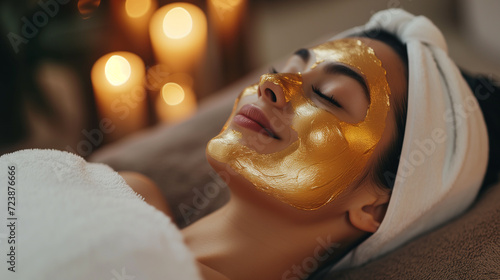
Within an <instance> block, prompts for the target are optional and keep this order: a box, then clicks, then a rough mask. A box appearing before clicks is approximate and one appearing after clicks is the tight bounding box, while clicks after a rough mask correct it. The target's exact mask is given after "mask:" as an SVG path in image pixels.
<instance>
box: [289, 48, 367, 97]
mask: <svg viewBox="0 0 500 280" xmlns="http://www.w3.org/2000/svg"><path fill="white" fill-rule="evenodd" d="M294 54H295V55H298V56H299V57H300V58H301V59H302V60H303V61H304V63H307V62H308V61H309V58H310V57H311V53H310V51H309V50H308V49H299V50H297V51H296V52H295V53H294ZM324 69H325V72H326V73H328V74H340V75H344V76H347V77H349V78H352V79H354V80H355V81H356V82H358V83H359V85H360V86H361V87H362V88H363V91H364V93H365V96H366V98H367V99H368V101H370V93H369V91H368V86H367V85H366V81H365V79H364V78H363V77H362V76H361V75H360V74H359V73H358V72H356V71H354V70H352V69H351V68H349V67H347V66H345V65H342V64H338V63H330V64H328V65H326V66H325V68H324Z"/></svg>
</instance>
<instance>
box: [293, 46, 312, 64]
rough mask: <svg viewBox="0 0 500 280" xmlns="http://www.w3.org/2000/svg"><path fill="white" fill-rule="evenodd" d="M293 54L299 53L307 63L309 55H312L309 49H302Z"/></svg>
mask: <svg viewBox="0 0 500 280" xmlns="http://www.w3.org/2000/svg"><path fill="white" fill-rule="evenodd" d="M293 54H295V55H298V56H299V57H300V58H302V60H303V61H304V62H305V63H307V62H308V61H309V57H310V56H311V54H310V53H309V50H308V49H300V50H297V51H296V52H294V53H293Z"/></svg>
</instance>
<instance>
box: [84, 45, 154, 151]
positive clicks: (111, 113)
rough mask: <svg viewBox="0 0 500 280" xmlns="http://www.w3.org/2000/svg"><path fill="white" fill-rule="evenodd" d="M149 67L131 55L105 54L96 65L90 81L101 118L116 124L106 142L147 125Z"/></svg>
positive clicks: (106, 136)
mask: <svg viewBox="0 0 500 280" xmlns="http://www.w3.org/2000/svg"><path fill="white" fill-rule="evenodd" d="M145 73H146V67H145V65H144V62H143V61H142V59H141V58H140V57H139V56H138V55H136V54H133V53H130V52H113V53H108V54H105V55H103V56H102V57H101V58H99V59H98V60H97V61H96V62H95V63H94V66H92V70H91V73H90V78H91V80H92V87H93V89H94V97H95V102H96V105H97V109H98V112H99V117H100V118H101V119H102V120H106V122H107V123H110V124H112V125H113V127H114V130H113V131H110V132H109V133H106V135H105V138H106V141H114V140H116V139H119V138H120V137H123V136H125V135H127V134H129V133H132V132H134V131H136V130H139V129H141V128H142V127H144V126H145V125H146V124H147V121H148V119H147V116H148V115H147V92H146V89H145V88H144V78H145Z"/></svg>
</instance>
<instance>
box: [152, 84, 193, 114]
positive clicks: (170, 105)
mask: <svg viewBox="0 0 500 280" xmlns="http://www.w3.org/2000/svg"><path fill="white" fill-rule="evenodd" d="M195 111H196V97H195V95H194V93H193V90H192V89H191V87H188V86H186V85H183V86H181V85H180V84H178V83H174V82H169V83H166V84H165V85H163V87H162V89H161V91H160V94H158V97H157V100H156V115H157V117H158V119H159V120H161V121H163V122H169V123H176V122H179V121H182V120H185V119H187V118H188V117H190V116H192V115H193V114H194V113H195Z"/></svg>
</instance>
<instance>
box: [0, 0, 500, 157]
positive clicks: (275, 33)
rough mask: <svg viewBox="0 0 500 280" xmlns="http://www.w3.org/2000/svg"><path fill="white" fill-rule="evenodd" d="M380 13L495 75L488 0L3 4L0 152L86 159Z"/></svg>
mask: <svg viewBox="0 0 500 280" xmlns="http://www.w3.org/2000/svg"><path fill="white" fill-rule="evenodd" d="M387 8H403V9H406V10H407V11H409V12H411V13H414V14H421V15H425V16H427V17H428V18H430V19H431V20H432V21H434V23H435V24H436V25H437V26H438V27H439V28H440V29H441V30H442V31H443V33H444V35H445V37H446V39H447V41H448V44H449V53H450V56H451V57H452V58H453V59H454V60H455V61H456V62H457V64H458V65H459V66H461V67H462V68H464V69H467V70H469V71H470V72H472V73H483V74H486V75H488V76H492V77H496V79H497V80H498V77H500V52H498V49H500V37H499V36H498V30H497V28H498V26H500V17H498V16H497V13H498V12H499V11H500V1H494V0H479V1H473V0H442V1H434V0H421V1H416V0H399V1H398V0H328V1H327V0H309V1H304V0H302V1H299V0H288V1H284V0H270V1H269V0H268V1H264V0H256V1H250V0H206V1H184V2H173V1H160V0H116V1H115V0H111V1H89V0H87V1H83V0H80V1H78V0H9V1H5V0H3V1H2V2H1V3H0V14H1V17H0V31H1V35H2V36H1V37H0V62H1V63H0V69H1V70H0V71H1V72H0V75H1V76H0V116H1V117H0V155H1V154H4V153H7V152H11V151H15V150H18V149H23V148H53V149H59V150H67V151H71V152H74V153H77V154H80V155H82V156H84V157H87V156H89V155H91V154H92V153H93V152H95V151H96V150H98V149H100V148H101V147H103V146H105V145H107V144H109V143H112V142H115V141H119V140H120V139H122V138H124V137H127V136H129V135H131V134H133V133H136V132H139V131H143V130H146V129H149V128H151V127H155V126H171V125H174V124H178V123H180V122H182V121H184V120H186V119H188V118H189V117H191V116H192V115H194V114H196V112H197V109H198V108H199V107H200V105H201V104H203V102H204V100H206V99H207V98H209V97H211V96H214V95H216V94H217V92H218V91H220V90H221V89H223V88H224V87H226V86H228V85H230V84H231V83H234V82H236V81H238V80H239V79H241V78H242V77H245V76H246V75H248V74H249V73H255V72H258V71H267V69H268V68H269V67H270V65H273V64H275V63H277V62H279V61H282V60H283V59H284V58H286V57H287V56H289V55H290V54H291V53H293V52H294V51H295V50H296V49H298V48H300V47H304V46H310V45H311V42H315V41H316V42H319V41H318V40H320V38H328V36H331V35H334V34H335V33H338V32H340V31H343V30H345V29H347V28H351V27H354V26H357V25H361V24H364V23H365V22H366V21H367V20H368V19H369V18H370V16H371V15H372V14H374V13H375V12H377V11H379V10H383V9H387ZM193 133H196V132H193Z"/></svg>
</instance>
